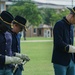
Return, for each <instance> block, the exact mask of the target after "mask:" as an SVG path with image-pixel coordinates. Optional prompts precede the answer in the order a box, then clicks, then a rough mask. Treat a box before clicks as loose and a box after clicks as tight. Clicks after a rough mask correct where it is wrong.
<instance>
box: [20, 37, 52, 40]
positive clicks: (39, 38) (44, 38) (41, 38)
mask: <svg viewBox="0 0 75 75" xmlns="http://www.w3.org/2000/svg"><path fill="white" fill-rule="evenodd" d="M52 39H53V38H46V37H26V40H52ZM21 40H24V38H23V37H22V38H21Z"/></svg>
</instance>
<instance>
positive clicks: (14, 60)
mask: <svg viewBox="0 0 75 75" xmlns="http://www.w3.org/2000/svg"><path fill="white" fill-rule="evenodd" d="M22 62H23V60H22V59H21V58H19V57H14V56H13V57H10V56H5V64H21V63H22Z"/></svg>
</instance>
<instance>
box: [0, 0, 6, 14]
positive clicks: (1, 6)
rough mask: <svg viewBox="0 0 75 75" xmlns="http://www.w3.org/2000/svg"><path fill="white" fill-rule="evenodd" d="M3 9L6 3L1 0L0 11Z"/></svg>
mask: <svg viewBox="0 0 75 75" xmlns="http://www.w3.org/2000/svg"><path fill="white" fill-rule="evenodd" d="M4 10H6V5H5V1H4V0H3V1H1V2H0V13H1V12H2V11H4Z"/></svg>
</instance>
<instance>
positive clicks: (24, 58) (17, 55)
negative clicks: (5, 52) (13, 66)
mask: <svg viewBox="0 0 75 75" xmlns="http://www.w3.org/2000/svg"><path fill="white" fill-rule="evenodd" d="M16 57H19V58H21V59H23V60H26V61H29V60H30V58H29V57H28V56H27V55H26V54H20V53H16Z"/></svg>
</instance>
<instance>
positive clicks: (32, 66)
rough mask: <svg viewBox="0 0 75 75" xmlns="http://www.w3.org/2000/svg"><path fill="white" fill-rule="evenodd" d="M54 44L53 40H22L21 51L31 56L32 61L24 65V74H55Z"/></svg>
mask: <svg viewBox="0 0 75 75" xmlns="http://www.w3.org/2000/svg"><path fill="white" fill-rule="evenodd" d="M31 39H33V38H31ZM36 39H38V40H39V39H40V38H35V39H34V40H36ZM42 39H44V38H42ZM29 40H30V39H29ZM45 40H46V39H45ZM52 46H53V45H52V42H21V52H22V53H23V54H27V55H28V56H29V57H30V61H29V62H27V63H26V65H24V69H25V70H24V71H23V75H54V74H53V73H54V72H53V66H52V63H51V56H52Z"/></svg>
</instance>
